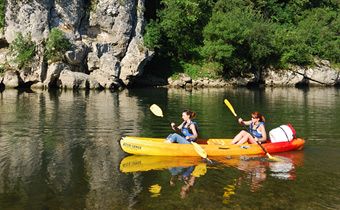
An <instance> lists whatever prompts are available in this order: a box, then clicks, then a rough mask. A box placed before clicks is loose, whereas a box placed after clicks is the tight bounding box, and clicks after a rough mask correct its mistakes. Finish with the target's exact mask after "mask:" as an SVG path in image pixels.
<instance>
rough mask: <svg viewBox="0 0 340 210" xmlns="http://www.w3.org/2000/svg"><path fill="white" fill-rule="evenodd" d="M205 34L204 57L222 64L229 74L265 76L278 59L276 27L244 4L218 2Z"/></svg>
mask: <svg viewBox="0 0 340 210" xmlns="http://www.w3.org/2000/svg"><path fill="white" fill-rule="evenodd" d="M203 34H204V46H203V47H202V49H201V54H202V55H203V57H204V58H206V59H207V60H208V61H214V62H218V63H220V64H222V66H224V69H225V74H227V75H235V74H237V75H239V74H240V73H244V72H253V73H260V75H261V71H262V70H263V68H265V67H267V66H268V65H269V64H270V63H271V62H272V58H274V57H276V56H275V48H274V45H273V43H272V42H273V39H274V25H273V24H272V23H270V22H269V21H266V20H264V18H263V17H262V15H261V14H260V13H258V12H256V11H255V10H254V9H253V7H252V4H246V3H245V2H243V1H238V0H236V1H235V0H234V1H228V2H226V1H223V0H221V1H219V2H217V3H216V5H215V9H214V12H213V16H212V17H211V19H210V22H209V23H208V24H207V26H206V27H205V28H204V33H203Z"/></svg>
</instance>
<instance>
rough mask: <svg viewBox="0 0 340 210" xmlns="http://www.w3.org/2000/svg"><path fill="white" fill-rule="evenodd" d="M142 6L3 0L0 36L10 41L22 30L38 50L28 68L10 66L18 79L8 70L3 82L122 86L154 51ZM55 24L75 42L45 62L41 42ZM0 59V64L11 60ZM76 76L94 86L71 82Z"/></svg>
mask: <svg viewBox="0 0 340 210" xmlns="http://www.w3.org/2000/svg"><path fill="white" fill-rule="evenodd" d="M144 7H145V5H144V0H124V1H122V0H95V1H83V0H58V1H49V0H32V1H7V6H6V11H5V28H4V36H3V39H5V41H6V42H7V43H9V44H11V42H13V40H14V39H15V38H16V36H17V33H22V34H23V35H24V36H30V37H31V39H32V41H34V42H35V43H36V46H37V50H36V55H35V57H34V59H33V61H32V62H31V63H32V64H31V66H29V67H28V69H27V67H26V69H25V70H23V69H19V67H18V66H16V65H15V64H11V65H10V67H11V68H12V69H14V70H15V71H17V72H18V74H17V75H18V79H17V81H18V82H14V80H13V79H14V78H15V76H14V75H13V74H12V73H8V75H12V76H8V77H6V78H5V77H4V76H3V82H2V83H3V84H5V82H6V83H7V84H8V85H7V87H9V86H11V87H16V85H19V86H20V85H21V84H26V85H27V84H30V85H32V86H34V87H58V84H59V83H58V82H63V84H67V85H62V86H63V87H66V88H78V87H79V88H83V87H86V88H98V87H104V88H110V87H111V86H112V85H113V84H117V82H116V81H118V80H119V81H123V83H122V85H128V84H130V83H131V82H132V81H133V78H134V77H136V76H138V75H141V74H142V73H143V66H144V65H145V63H146V62H147V61H148V60H149V59H150V58H151V57H152V55H153V52H151V51H149V50H148V49H147V48H146V47H145V46H144V42H143V37H142V34H143V30H144V26H145V20H144V10H145V8H144ZM55 27H56V28H58V29H59V30H61V31H62V32H64V35H65V37H66V38H68V39H69V40H70V42H71V43H72V45H73V47H72V49H69V50H68V51H67V52H66V53H65V55H64V58H63V59H62V61H58V62H47V60H46V56H45V52H44V43H45V42H46V40H47V38H48V35H49V33H50V30H51V29H52V28H55ZM4 52H5V50H1V51H0V58H3V57H6V55H5V53H4ZM0 60H1V61H0V65H5V64H8V63H10V61H9V60H6V59H0ZM69 71H71V72H81V73H83V74H86V75H87V77H88V78H86V79H84V78H83V79H80V77H82V76H84V75H82V76H80V75H78V74H73V73H70V72H69ZM61 72H63V73H62V74H61ZM60 76H62V79H60V78H59V77H60ZM9 77H10V78H12V79H11V80H12V81H13V82H9ZM67 77H69V78H68V79H67ZM121 77H122V78H121ZM89 78H90V79H89ZM88 79H89V80H88ZM79 80H84V81H87V82H88V84H93V85H74V86H72V85H71V83H72V82H71V81H73V82H74V81H79ZM19 81H20V82H19ZM76 83H77V84H78V82H76ZM9 84H11V85H9ZM59 87H61V86H59Z"/></svg>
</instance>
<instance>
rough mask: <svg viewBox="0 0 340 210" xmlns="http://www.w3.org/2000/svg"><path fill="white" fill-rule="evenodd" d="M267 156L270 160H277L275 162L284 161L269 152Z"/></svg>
mask: <svg viewBox="0 0 340 210" xmlns="http://www.w3.org/2000/svg"><path fill="white" fill-rule="evenodd" d="M267 157H268V158H269V160H272V161H275V162H281V161H282V160H281V159H280V158H277V157H273V156H271V155H270V154H269V153H268V152H267Z"/></svg>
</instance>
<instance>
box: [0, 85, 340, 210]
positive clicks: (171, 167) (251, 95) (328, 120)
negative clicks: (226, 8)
mask: <svg viewBox="0 0 340 210" xmlns="http://www.w3.org/2000/svg"><path fill="white" fill-rule="evenodd" d="M225 98H227V99H229V100H230V102H231V103H232V104H233V106H234V108H235V111H236V113H237V114H238V115H239V116H241V117H243V118H244V119H247V118H249V117H250V112H252V111H254V110H257V111H260V112H261V113H263V114H264V115H265V117H266V120H267V121H266V127H267V130H270V129H272V128H275V127H277V126H279V125H281V124H286V123H291V124H293V126H294V127H295V129H296V131H297V135H298V136H299V137H302V138H304V139H305V140H306V145H305V148H304V149H303V150H302V151H295V152H287V153H279V154H275V155H274V156H275V157H280V158H281V160H282V161H280V162H271V161H269V160H268V159H267V158H266V157H265V156H253V157H246V156H241V157H220V158H217V159H216V158H215V159H213V160H212V163H207V162H205V161H204V160H201V159H200V158H176V157H173V158H167V157H148V156H129V155H127V154H125V153H124V152H123V151H122V150H121V149H120V147H119V144H118V141H119V139H120V138H121V137H123V136H128V135H134V136H144V137H165V136H167V135H168V134H169V133H170V132H171V130H170V127H169V125H168V121H167V119H168V120H170V121H175V122H180V120H181V119H180V117H181V111H182V110H183V109H185V108H189V109H192V110H194V111H196V112H197V119H196V120H197V122H198V123H199V126H200V135H201V137H216V138H230V137H232V136H234V135H235V134H237V133H238V132H239V131H240V129H241V127H240V126H239V125H238V124H237V122H236V120H235V118H234V117H233V115H232V114H231V113H230V111H229V109H228V108H227V107H226V106H225V105H224V103H223V100H224V99H225ZM153 103H155V104H158V105H159V106H160V107H161V108H162V109H163V112H164V115H165V118H167V119H163V118H158V117H156V116H154V115H153V114H152V113H151V112H150V111H149V106H150V105H151V104H153ZM339 104H340V90H339V89H335V88H310V89H297V88H273V89H271V88H266V89H254V90H253V89H245V88H237V89H233V88H230V89H229V88H227V89H204V90H193V91H186V90H177V89H164V88H154V89H134V90H123V91H120V92H110V91H101V92H96V91H88V92H86V91H78V92H74V91H53V92H48V91H34V92H21V91H17V90H5V91H4V92H2V93H0V209H95V210H96V209H98V210H99V209H100V210H102V209H340V185H339V178H340V164H339V160H340V132H339V127H340V117H339V116H340V105H339Z"/></svg>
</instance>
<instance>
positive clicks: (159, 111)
mask: <svg viewBox="0 0 340 210" xmlns="http://www.w3.org/2000/svg"><path fill="white" fill-rule="evenodd" d="M150 110H151V112H152V113H153V114H154V115H156V116H157V117H163V111H162V109H161V108H160V107H159V106H158V105H157V104H152V105H151V106H150Z"/></svg>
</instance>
